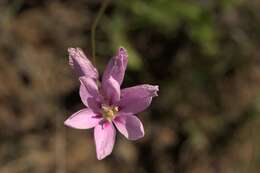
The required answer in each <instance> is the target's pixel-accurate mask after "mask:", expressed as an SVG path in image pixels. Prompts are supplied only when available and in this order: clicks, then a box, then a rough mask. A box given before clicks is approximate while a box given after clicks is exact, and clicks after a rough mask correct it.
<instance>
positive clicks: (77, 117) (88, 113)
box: [64, 108, 102, 129]
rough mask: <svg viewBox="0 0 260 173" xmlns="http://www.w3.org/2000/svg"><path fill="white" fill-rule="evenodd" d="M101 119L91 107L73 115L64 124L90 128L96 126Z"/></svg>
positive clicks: (77, 127)
mask: <svg viewBox="0 0 260 173" xmlns="http://www.w3.org/2000/svg"><path fill="white" fill-rule="evenodd" d="M101 119H102V118H101V117H99V116H98V115H97V114H95V113H94V112H93V111H92V110H91V109H88V108H85V109H82V110H80V111H78V112H76V113H74V114H73V115H71V116H70V117H69V118H68V119H67V120H66V121H65V122H64V124H65V125H66V126H69V127H72V128H75V129H89V128H92V127H95V126H96V125H97V124H98V123H99V122H100V121H101Z"/></svg>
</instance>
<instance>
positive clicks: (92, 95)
mask: <svg viewBox="0 0 260 173" xmlns="http://www.w3.org/2000/svg"><path fill="white" fill-rule="evenodd" d="M79 80H80V83H81V85H80V89H79V95H80V98H81V100H82V102H83V103H84V105H85V106H87V107H88V108H91V109H93V110H96V111H98V110H99V108H100V106H99V103H98V99H99V93H98V87H97V84H96V82H95V81H94V80H93V79H91V78H87V77H80V78H79Z"/></svg>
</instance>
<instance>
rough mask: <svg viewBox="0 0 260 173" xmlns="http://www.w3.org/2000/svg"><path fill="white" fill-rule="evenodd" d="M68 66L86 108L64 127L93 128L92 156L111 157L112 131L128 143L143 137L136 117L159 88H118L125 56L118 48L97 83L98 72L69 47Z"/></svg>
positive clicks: (78, 52)
mask: <svg viewBox="0 0 260 173" xmlns="http://www.w3.org/2000/svg"><path fill="white" fill-rule="evenodd" d="M68 51H69V63H70V65H71V66H72V68H73V69H74V70H75V72H76V73H77V74H78V76H79V80H80V83H81V85H80V91H79V94H80V97H81V100H82V102H83V103H84V105H85V106H86V108H84V109H82V110H80V111H78V112H76V113H74V114H73V115H71V116H70V117H69V118H68V119H67V120H66V121H65V125H67V126H69V127H72V128H76V129H89V128H94V137H95V144H96V154H97V158H98V160H101V159H103V158H105V157H106V156H108V155H109V154H111V152H112V150H113V147H114V143H115V138H116V129H115V127H116V128H117V129H118V131H119V132H121V133H122V134H123V135H124V136H125V137H126V138H127V139H129V140H137V139H140V138H142V137H143V136H144V128H143V124H142V123H141V121H140V120H139V119H138V118H137V116H136V114H137V113H139V112H141V111H143V110H145V109H146V108H147V107H148V106H149V105H150V104H151V101H152V98H153V97H154V96H157V91H159V87H158V86H155V85H148V84H143V85H137V86H133V87H129V88H125V89H122V90H121V89H120V86H121V84H122V81H123V79H124V75H125V70H126V66H127V61H128V55H127V52H126V50H125V49H124V48H119V50H118V53H117V55H116V56H115V57H113V58H112V59H111V60H110V61H109V63H108V65H107V67H106V69H105V71H104V74H103V77H102V81H101V86H100V87H99V86H98V85H97V83H98V76H99V75H98V71H97V69H96V68H95V67H94V66H93V65H92V64H91V62H90V61H89V60H88V59H87V57H86V56H85V55H84V53H83V52H82V50H80V49H79V48H69V49H68Z"/></svg>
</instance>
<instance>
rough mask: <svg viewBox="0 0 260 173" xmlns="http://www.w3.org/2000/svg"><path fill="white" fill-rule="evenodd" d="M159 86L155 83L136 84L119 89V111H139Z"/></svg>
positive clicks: (147, 104) (145, 106)
mask: <svg viewBox="0 0 260 173" xmlns="http://www.w3.org/2000/svg"><path fill="white" fill-rule="evenodd" d="M157 91H159V87H158V86H157V85H148V84H144V85H137V86H134V87H130V88H125V89H123V90H121V99H120V101H119V107H120V112H129V113H133V114H135V113H139V112H142V111H143V110H145V109H146V108H147V107H148V106H149V105H150V104H151V101H152V98H153V97H154V96H157Z"/></svg>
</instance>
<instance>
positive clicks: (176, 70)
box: [0, 0, 260, 173]
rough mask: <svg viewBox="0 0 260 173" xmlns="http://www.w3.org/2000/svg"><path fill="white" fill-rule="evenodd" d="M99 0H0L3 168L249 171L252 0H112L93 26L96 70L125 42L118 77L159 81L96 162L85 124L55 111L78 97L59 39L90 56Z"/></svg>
mask: <svg viewBox="0 0 260 173" xmlns="http://www.w3.org/2000/svg"><path fill="white" fill-rule="evenodd" d="M101 3H102V1H101V0H98V1H97V0H95V1H94V0H93V1H92V0H78V1H69V0H63V1H61V0H46V1H40V0H14V1H8V0H2V1H1V2H0V14H1V15H0V80H1V81H2V82H1V85H0V140H1V142H0V145H1V146H0V161H1V162H0V172H1V173H2V172H3V173H5V172H7V173H20V172H28V173H30V172H33V173H34V172H37V173H38V172H39V173H41V172H42V173H46V172H50V173H53V172H61V173H63V172H64V173H65V172H68V173H70V172H76V173H81V172H100V173H101V172H126V173H128V172H149V173H150V172H151V173H153V172H154V173H157V172H160V173H164V172H165V173H168V172H169V173H171V172H176V173H190V172H191V173H209V172H210V173H211V172H223V173H232V172H235V173H240V172H241V173H244V172H250V173H254V172H255V173H257V172H259V170H260V167H259V165H260V163H259V161H260V148H259V146H260V138H259V136H258V133H259V132H260V118H259V113H260V112H259V111H260V92H259V91H260V57H259V56H260V51H259V50H260V15H259V10H260V1H258V0H250V1H246V0H219V1H217V0H215V1H214V0H198V1H191V0H184V1H183V0H142V1H140V0H131V1H125V0H118V1H111V2H110V4H109V6H108V9H107V10H106V12H105V14H104V15H103V17H102V20H101V23H100V24H99V26H98V29H97V40H96V46H97V66H98V68H99V70H100V71H102V70H103V68H104V66H105V64H106V63H107V61H108V60H109V58H110V56H112V55H113V54H114V53H115V51H116V49H117V48H118V47H119V46H124V47H126V48H127V49H128V52H129V68H128V70H127V73H126V79H125V81H124V84H123V87H127V86H132V85H136V84H140V83H150V84H158V85H159V86H160V92H159V97H157V98H155V99H154V102H153V103H152V106H151V107H150V109H148V110H147V111H145V112H144V113H141V114H140V115H139V116H140V119H141V120H142V121H143V122H144V126H145V131H146V136H145V138H144V139H142V140H139V141H137V142H131V141H127V140H125V139H124V138H123V136H121V135H118V136H117V144H116V146H115V149H114V151H113V154H112V155H111V156H110V157H109V158H107V159H106V160H103V161H97V160H96V157H95V148H94V142H93V138H92V132H91V130H89V131H78V130H73V129H67V128H65V127H64V126H63V121H64V120H65V118H66V117H68V116H69V115H70V114H71V113H73V112H75V111H76V110H78V109H79V108H81V107H82V106H83V105H82V103H81V101H80V99H79V96H78V87H79V82H78V80H77V79H76V76H75V75H73V72H72V70H71V69H70V67H69V65H68V57H67V52H66V51H67V48H68V47H76V46H78V47H82V48H83V49H84V51H85V52H86V54H87V55H89V58H90V59H91V57H90V55H91V46H90V29H91V24H92V23H93V20H94V18H95V16H96V14H97V12H98V9H99V7H100V6H101Z"/></svg>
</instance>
